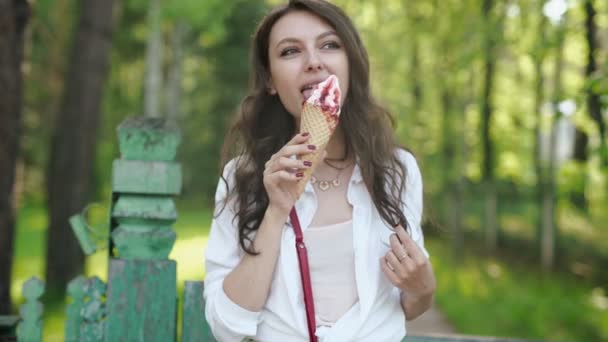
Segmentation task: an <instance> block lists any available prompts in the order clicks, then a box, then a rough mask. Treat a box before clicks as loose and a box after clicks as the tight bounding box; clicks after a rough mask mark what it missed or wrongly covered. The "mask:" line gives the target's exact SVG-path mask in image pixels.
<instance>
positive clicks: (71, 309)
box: [65, 276, 86, 342]
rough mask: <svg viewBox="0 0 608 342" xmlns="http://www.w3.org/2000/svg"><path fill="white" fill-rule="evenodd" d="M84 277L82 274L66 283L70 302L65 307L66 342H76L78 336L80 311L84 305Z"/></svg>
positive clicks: (80, 320) (80, 321)
mask: <svg viewBox="0 0 608 342" xmlns="http://www.w3.org/2000/svg"><path fill="white" fill-rule="evenodd" d="M85 285H86V279H85V277H83V276H78V277H76V278H74V279H73V280H72V281H70V283H69V284H68V296H69V297H68V298H69V300H70V303H69V304H68V306H67V308H66V316H67V318H66V321H65V340H66V341H67V342H77V341H78V340H79V336H80V324H81V323H82V316H81V315H80V312H81V310H82V307H83V306H84V290H85V289H84V287H85Z"/></svg>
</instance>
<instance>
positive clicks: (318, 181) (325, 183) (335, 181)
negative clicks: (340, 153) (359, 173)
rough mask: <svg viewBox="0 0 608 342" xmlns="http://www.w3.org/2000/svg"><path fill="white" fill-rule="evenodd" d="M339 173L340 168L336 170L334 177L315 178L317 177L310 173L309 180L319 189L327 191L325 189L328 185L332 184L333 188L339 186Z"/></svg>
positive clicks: (327, 188)
mask: <svg viewBox="0 0 608 342" xmlns="http://www.w3.org/2000/svg"><path fill="white" fill-rule="evenodd" d="M341 173H342V170H340V171H339V172H338V174H337V175H336V178H334V179H328V180H322V179H317V177H315V176H314V175H312V176H310V182H311V183H312V184H313V185H315V184H316V185H317V188H319V190H321V191H327V190H329V188H330V186H333V187H334V188H337V187H339V186H340V174H341Z"/></svg>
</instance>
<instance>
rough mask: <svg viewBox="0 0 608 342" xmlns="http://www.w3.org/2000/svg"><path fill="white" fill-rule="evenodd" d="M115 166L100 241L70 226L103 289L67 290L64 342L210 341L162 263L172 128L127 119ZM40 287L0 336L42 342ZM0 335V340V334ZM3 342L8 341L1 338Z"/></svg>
mask: <svg viewBox="0 0 608 342" xmlns="http://www.w3.org/2000/svg"><path fill="white" fill-rule="evenodd" d="M117 131H118V140H119V147H120V154H121V158H119V159H116V160H115V161H114V163H113V165H112V167H113V173H112V193H111V196H110V210H109V215H108V217H109V224H108V226H109V229H108V232H107V236H103V237H101V238H100V237H99V233H98V232H97V233H95V232H93V231H91V230H90V228H89V227H88V225H87V224H86V220H85V218H84V216H83V215H75V216H73V217H72V218H70V224H71V226H72V229H73V231H74V234H75V236H76V238H77V240H78V241H79V243H80V246H81V247H82V250H83V251H84V253H85V254H87V255H91V254H92V253H94V252H95V251H96V250H97V249H98V245H100V242H101V245H102V246H104V247H105V248H108V251H109V253H108V257H109V267H108V282H107V284H106V283H104V282H103V281H101V280H100V279H99V278H97V277H92V278H85V277H83V276H79V277H77V278H75V279H73V280H72V281H71V282H70V283H69V284H68V288H67V293H68V297H69V298H68V303H69V304H68V306H67V309H66V320H65V340H66V341H70V342H71V341H85V342H89V341H90V342H102V341H108V342H115V341H127V342H131V341H145V342H154V341H159V342H167V341H177V340H178V338H177V336H178V328H177V327H178V324H181V326H180V329H179V330H181V339H180V340H181V341H184V342H202V341H214V338H213V335H212V334H211V332H210V329H209V326H208V325H207V322H206V320H205V310H204V307H205V304H204V298H203V287H204V285H203V282H201V281H187V282H186V283H185V284H184V294H183V303H182V310H183V311H182V315H181V316H182V319H181V321H180V322H178V314H177V308H178V305H177V304H178V296H177V286H176V283H177V276H176V273H177V267H176V263H175V261H173V260H169V258H168V256H169V254H170V252H171V250H172V248H173V244H174V243H175V240H176V233H175V231H174V230H173V229H172V225H173V223H175V221H176V220H177V210H176V207H175V203H174V201H173V197H174V196H176V195H178V194H179V193H180V192H181V185H182V178H181V167H180V165H179V163H176V162H175V161H174V159H175V155H176V153H177V147H178V145H179V143H180V140H181V135H180V131H179V129H178V127H177V126H176V125H175V124H174V123H172V122H170V121H166V120H164V119H158V118H145V117H132V118H128V119H126V120H125V121H124V122H123V123H122V124H121V125H120V126H119V127H118V130H117ZM43 292H44V283H43V282H42V281H40V280H39V279H36V278H32V279H30V280H28V281H27V282H26V283H25V284H24V286H23V294H24V297H25V298H26V301H25V303H24V304H23V305H21V307H20V310H19V312H20V315H21V317H20V320H19V323H18V326H17V328H16V329H15V323H16V322H17V320H16V318H14V317H13V318H4V320H0V329H5V330H2V333H3V334H6V335H7V336H14V335H15V334H16V335H17V339H18V341H23V342H39V341H41V339H42V336H43V327H42V314H43V305H42V303H41V302H40V301H39V299H40V297H41V296H42V294H43ZM4 331H6V332H4ZM7 338H10V337H7ZM404 341H406V342H441V341H461V342H468V341H471V342H473V341H478V342H479V341H486V342H489V341H514V340H507V339H497V338H489V337H466V336H411V337H407V338H405V340H404Z"/></svg>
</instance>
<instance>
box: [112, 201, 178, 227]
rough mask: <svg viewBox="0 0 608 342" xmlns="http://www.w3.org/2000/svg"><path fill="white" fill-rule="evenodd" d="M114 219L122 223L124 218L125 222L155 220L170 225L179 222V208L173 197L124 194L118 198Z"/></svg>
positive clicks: (114, 209) (113, 209) (113, 211)
mask: <svg viewBox="0 0 608 342" xmlns="http://www.w3.org/2000/svg"><path fill="white" fill-rule="evenodd" d="M112 217H115V218H116V219H118V221H119V222H121V223H122V221H121V218H123V221H126V220H127V219H128V220H129V221H131V222H137V221H138V220H146V222H148V221H150V220H154V221H155V222H161V223H163V224H166V225H170V224H172V223H174V222H175V221H176V220H177V208H176V207H175V202H174V201H173V199H172V198H171V197H159V196H137V195H125V194H123V195H120V197H118V200H117V201H116V203H115V204H114V208H112Z"/></svg>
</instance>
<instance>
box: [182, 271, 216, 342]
mask: <svg viewBox="0 0 608 342" xmlns="http://www.w3.org/2000/svg"><path fill="white" fill-rule="evenodd" d="M203 291H204V283H203V282H202V281H186V282H185V287H184V305H183V310H182V311H183V315H182V342H200V341H208V342H212V341H215V338H214V337H213V334H212V333H211V329H209V325H208V324H207V320H206V319H205V298H204V297H203Z"/></svg>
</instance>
